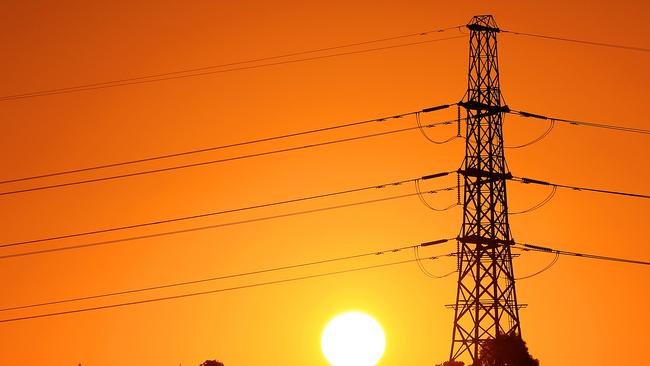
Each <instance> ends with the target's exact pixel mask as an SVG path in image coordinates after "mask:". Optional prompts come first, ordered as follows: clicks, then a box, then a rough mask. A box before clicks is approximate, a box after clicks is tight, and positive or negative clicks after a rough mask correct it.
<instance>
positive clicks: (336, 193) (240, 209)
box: [0, 175, 431, 248]
mask: <svg viewBox="0 0 650 366" xmlns="http://www.w3.org/2000/svg"><path fill="white" fill-rule="evenodd" d="M429 176H431V175H429ZM426 177H427V176H424V177H419V178H411V179H403V180H398V181H393V182H389V183H382V184H375V185H370V186H363V187H356V188H351V189H345V190H339V191H333V192H327V193H321V194H316V195H311V196H303V197H297V198H291V199H286V200H280V201H273V202H267V203H262V204H257V205H251V206H244V207H237V208H232V209H226V210H219V211H211V212H205V213H200V214H193V215H186V216H179V217H173V218H168V219H158V220H153V221H147V222H142V223H138V224H130V225H122V226H114V227H109V228H103V229H97V230H89V231H83V232H77V233H71V234H64V235H56V236H49V237H45V238H39V239H31V240H22V241H16V242H10V243H0V248H6V247H15V246H20V245H26V244H35V243H40V242H45V241H52V240H59V239H70V238H76V237H81V236H87V235H93V234H103V233H109V232H114V231H120V230H127V229H135V228H141V227H146V226H152V225H161V224H168V223H172V222H179V221H187V220H193V219H198V218H205V217H212V216H218V215H224V214H229V213H236V212H243V211H249V210H255V209H260V208H267V207H273V206H280V205H285V204H290V203H298V202H303V201H311V200H316V199H320V198H327V197H334V196H340V195H345V194H350V193H358V192H363V191H368V190H375V189H382V188H386V187H389V186H399V185H402V184H404V183H410V182H413V181H419V180H423V179H424V180H426V179H431V178H426Z"/></svg>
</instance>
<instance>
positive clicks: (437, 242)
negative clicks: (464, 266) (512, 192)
mask: <svg viewBox="0 0 650 366" xmlns="http://www.w3.org/2000/svg"><path fill="white" fill-rule="evenodd" d="M450 240H453V239H440V240H432V241H428V242H424V243H421V244H416V245H409V246H404V247H398V248H391V249H384V250H378V251H372V252H366V253H361V254H354V255H347V256H342V257H335V258H329V259H321V260H317V261H312V262H307V263H300V264H292V265H286V266H281V267H271V268H265V269H260V270H255V271H250V272H243V273H236V274H230V275H222V276H212V277H207V278H201V279H196V280H189V281H182V282H174V283H168V284H161V285H155V286H148V287H141V288H136V289H130V290H122V291H115V292H106V293H102V294H97V295H88V296H81V297H74V298H68V299H62V300H53V301H47V302H41V303H33V304H27V305H19V306H12V307H6V308H0V311H10V310H19V309H27V308H34V307H41V306H47V305H55V304H63V303H69V302H76V301H82V300H91V299H98V298H103V297H111V296H117V295H126V294H132V293H138V292H145V291H152V290H161V289H165V288H171V287H179V286H187V285H194V284H198V283H205V282H213V281H219V280H225V279H230V278H237V277H245V276H252V275H258V274H263V273H270V272H277V271H284V270H288V269H296V268H302V267H310V266H315V265H320V264H326V263H333V262H340V261H347V260H350V259H358V258H363V257H369V256H377V255H383V254H392V253H397V252H401V251H404V250H407V249H409V250H410V249H413V248H420V247H428V246H433V245H440V244H444V243H446V242H448V241H450Z"/></svg>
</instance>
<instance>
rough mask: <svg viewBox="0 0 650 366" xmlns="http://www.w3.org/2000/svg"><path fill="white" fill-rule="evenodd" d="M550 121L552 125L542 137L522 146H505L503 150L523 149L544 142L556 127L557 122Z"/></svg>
mask: <svg viewBox="0 0 650 366" xmlns="http://www.w3.org/2000/svg"><path fill="white" fill-rule="evenodd" d="M550 121H551V123H550V124H549V126H548V128H547V129H546V131H544V132H543V133H542V134H541V135H539V136H538V137H536V138H534V139H533V140H531V141H528V142H526V143H523V144H521V145H510V146H504V147H503V148H504V149H521V148H524V147H528V146H530V145H533V144H535V143H537V142H540V141H542V140H543V139H544V138H545V137H546V136H548V135H549V134H550V133H551V131H553V127H555V120H554V119H551V120H550Z"/></svg>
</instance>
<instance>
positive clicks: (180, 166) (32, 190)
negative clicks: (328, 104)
mask: <svg viewBox="0 0 650 366" xmlns="http://www.w3.org/2000/svg"><path fill="white" fill-rule="evenodd" d="M452 122H455V121H444V122H438V123H432V124H428V125H426V126H423V127H425V128H433V127H436V126H440V125H448V124H451V123H452ZM419 128H420V126H415V127H406V128H401V129H396V130H391V131H385V132H378V133H373V134H367V135H361V136H353V137H346V138H342V139H336V140H328V141H324V142H318V143H313V144H307V145H299V146H293V147H288V148H283V149H276V150H269V151H264V152H260V153H252V154H245V155H238V156H233V157H229V158H222V159H216V160H208V161H202V162H198V163H191V164H183V165H175V166H171V167H167V168H159V169H151V170H143V171H139V172H134V173H126V174H118V175H111V176H106V177H101V178H92V179H84V180H78V181H72V182H67V183H59V184H51V185H45V186H39V187H32V188H24V189H18V190H13V191H5V192H0V196H6V195H11V194H18V193H26V192H34V191H41V190H45V189H52V188H63V187H69V186H75V185H79V184H86V183H97V182H103V181H107V180H114V179H121V178H130V177H136V176H141V175H146V174H153V173H161V172H168V171H173V170H179V169H186V168H194V167H199V166H205V165H212V164H219V163H225V162H230V161H236V160H243V159H249V158H255V157H260V156H267V155H274V154H279V153H285V152H291V151H298V150H305V149H311V148H315V147H321V146H328V145H334V144H339V143H343V142H351V141H357V140H363V139H368V138H374V137H380V136H388V135H392V134H397V133H402V132H408V131H412V130H416V129H419Z"/></svg>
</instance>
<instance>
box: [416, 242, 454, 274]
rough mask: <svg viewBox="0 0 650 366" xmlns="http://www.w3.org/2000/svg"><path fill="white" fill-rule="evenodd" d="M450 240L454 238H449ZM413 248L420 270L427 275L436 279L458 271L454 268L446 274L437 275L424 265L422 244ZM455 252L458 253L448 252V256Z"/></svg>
mask: <svg viewBox="0 0 650 366" xmlns="http://www.w3.org/2000/svg"><path fill="white" fill-rule="evenodd" d="M449 240H452V239H449ZM412 248H413V252H414V254H415V259H416V263H417V264H418V268H419V269H420V271H421V272H422V273H423V274H424V275H425V276H427V277H430V278H435V279H441V278H446V277H449V276H451V275H452V274H454V273H456V272H458V271H457V270H453V271H451V272H449V273H446V274H443V275H436V274H433V273H431V271H429V270H428V269H427V268H426V267H425V266H424V264H423V263H422V258H421V257H420V246H413V247H412ZM455 254H456V253H451V254H448V255H447V256H449V257H451V256H455Z"/></svg>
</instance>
